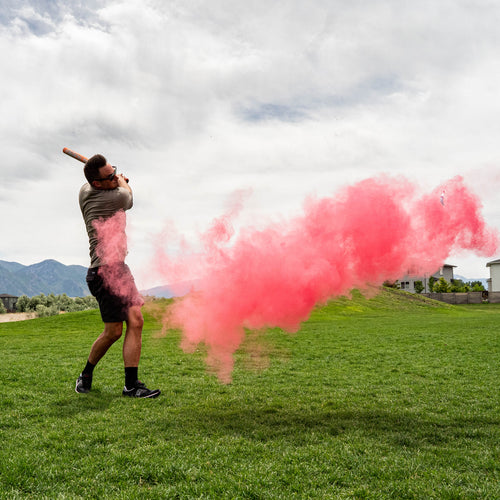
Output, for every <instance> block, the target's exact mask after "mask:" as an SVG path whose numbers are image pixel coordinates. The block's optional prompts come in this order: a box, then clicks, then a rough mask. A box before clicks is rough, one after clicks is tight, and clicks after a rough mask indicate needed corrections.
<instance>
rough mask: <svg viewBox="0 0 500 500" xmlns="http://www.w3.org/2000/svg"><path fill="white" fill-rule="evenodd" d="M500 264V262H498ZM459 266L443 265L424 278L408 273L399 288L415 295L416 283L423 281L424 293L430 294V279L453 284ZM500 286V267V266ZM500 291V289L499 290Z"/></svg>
mask: <svg viewBox="0 0 500 500" xmlns="http://www.w3.org/2000/svg"><path fill="white" fill-rule="evenodd" d="M498 263H499V264H500V260H499V261H498ZM455 267H457V266H452V265H450V264H443V266H442V267H440V268H439V269H438V270H437V271H436V272H435V273H433V274H426V275H424V276H418V275H416V274H412V273H410V272H409V273H408V274H407V275H406V276H404V277H403V278H401V279H400V280H398V283H399V287H400V288H401V290H405V291H407V292H411V293H415V281H421V282H422V284H423V285H424V293H426V292H429V291H430V290H429V278H431V277H433V278H436V279H437V280H438V279H439V278H444V279H445V280H446V281H447V282H448V283H451V280H452V279H454V278H453V268H455ZM498 276H499V286H500V266H499V275H498ZM499 290H500V288H499Z"/></svg>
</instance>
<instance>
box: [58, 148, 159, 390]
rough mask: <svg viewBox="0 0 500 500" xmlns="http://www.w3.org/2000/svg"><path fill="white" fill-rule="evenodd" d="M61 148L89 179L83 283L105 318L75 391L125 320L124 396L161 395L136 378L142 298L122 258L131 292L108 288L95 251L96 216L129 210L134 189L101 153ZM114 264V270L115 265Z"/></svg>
mask: <svg viewBox="0 0 500 500" xmlns="http://www.w3.org/2000/svg"><path fill="white" fill-rule="evenodd" d="M63 152H64V153H66V154H68V155H69V156H72V157H73V158H76V159H77V160H79V161H81V162H84V163H85V167H84V174H85V177H86V179H87V183H85V184H84V185H83V186H82V187H81V189H80V194H79V203H80V209H81V211H82V215H83V219H84V221H85V226H86V228H87V234H88V237H89V243H90V267H89V269H88V272H87V284H88V287H89V290H90V292H91V293H92V295H93V296H94V297H95V298H96V299H97V302H98V304H99V309H100V312H101V318H102V321H103V322H104V331H103V332H102V333H101V334H100V335H99V337H97V339H96V340H95V342H94V343H93V344H92V347H91V349H90V354H89V357H88V360H87V364H86V365H85V368H84V369H83V371H82V373H81V374H80V376H79V377H78V379H77V381H76V386H75V391H76V392H78V393H87V392H89V391H90V390H91V387H92V377H93V372H94V368H95V366H96V365H97V363H98V362H99V360H100V359H101V358H102V357H103V356H104V355H105V354H106V352H107V350H108V349H109V348H110V347H111V346H112V345H113V344H114V343H115V342H116V341H117V340H118V339H119V338H120V337H121V336H122V333H123V323H124V322H125V324H126V329H125V338H124V341H123V362H124V365H125V387H124V389H123V392H122V394H123V395H124V396H130V397H135V398H156V397H158V396H159V395H160V390H159V389H154V390H151V389H148V388H147V387H146V386H145V385H144V384H143V383H142V382H141V381H139V379H138V366H139V359H140V357H141V346H142V327H143V323H144V319H143V316H142V312H141V307H142V305H143V304H144V301H143V299H142V297H141V295H140V294H139V292H138V290H137V288H136V286H135V283H134V278H133V276H132V274H131V272H130V269H129V268H128V266H127V265H126V264H125V262H119V263H118V264H119V267H118V269H119V273H120V280H121V281H122V282H123V281H126V282H127V283H128V289H129V290H132V293H129V294H127V296H126V297H124V296H122V295H121V294H119V293H116V292H115V291H114V290H113V289H112V287H110V286H109V283H108V282H107V281H106V279H105V278H106V274H105V273H106V267H107V264H106V263H105V262H102V255H100V254H99V252H98V251H97V249H98V243H99V242H98V238H97V234H96V227H95V225H94V223H95V222H96V221H98V220H99V221H102V220H106V219H109V218H111V217H113V216H114V215H115V214H116V213H117V212H119V211H125V210H129V209H130V208H132V204H133V196H132V189H131V188H130V186H129V185H128V179H127V178H126V177H125V176H124V175H123V174H117V169H116V167H113V166H112V165H110V164H109V163H108V162H107V160H106V158H105V157H104V156H102V155H100V154H97V155H94V156H92V157H91V158H89V159H87V158H85V157H84V156H81V155H79V154H78V153H75V152H74V151H71V150H69V149H67V148H64V149H63ZM113 266H114V267H113V269H114V270H115V272H116V264H113Z"/></svg>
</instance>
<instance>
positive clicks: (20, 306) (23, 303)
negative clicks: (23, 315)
mask: <svg viewBox="0 0 500 500" xmlns="http://www.w3.org/2000/svg"><path fill="white" fill-rule="evenodd" d="M29 305H30V299H29V297H28V296H27V295H21V296H20V297H19V298H18V299H17V302H16V310H17V312H26V311H27V310H28V309H29Z"/></svg>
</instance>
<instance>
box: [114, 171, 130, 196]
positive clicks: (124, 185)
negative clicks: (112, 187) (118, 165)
mask: <svg viewBox="0 0 500 500" xmlns="http://www.w3.org/2000/svg"><path fill="white" fill-rule="evenodd" d="M116 179H117V180H118V186H119V187H122V188H125V189H128V190H129V191H130V192H132V189H131V188H130V186H129V185H128V178H127V177H125V176H124V175H123V174H118V175H117V176H116Z"/></svg>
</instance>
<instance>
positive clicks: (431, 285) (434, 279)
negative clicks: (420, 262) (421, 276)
mask: <svg viewBox="0 0 500 500" xmlns="http://www.w3.org/2000/svg"><path fill="white" fill-rule="evenodd" d="M436 281H437V279H436V278H434V276H431V277H430V278H429V292H433V291H434V283H436Z"/></svg>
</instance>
